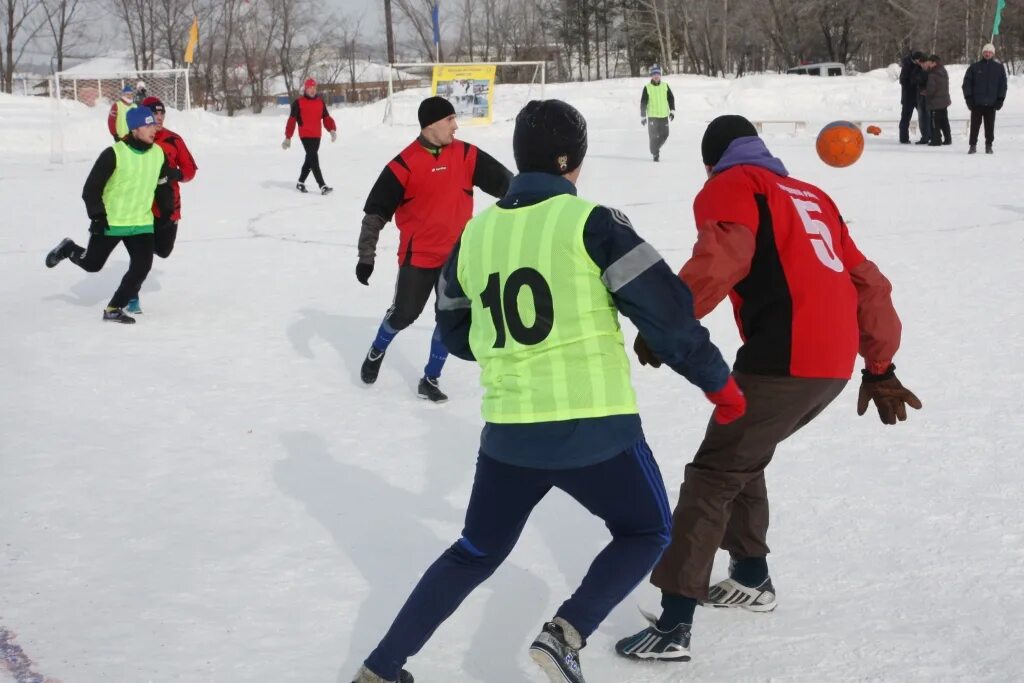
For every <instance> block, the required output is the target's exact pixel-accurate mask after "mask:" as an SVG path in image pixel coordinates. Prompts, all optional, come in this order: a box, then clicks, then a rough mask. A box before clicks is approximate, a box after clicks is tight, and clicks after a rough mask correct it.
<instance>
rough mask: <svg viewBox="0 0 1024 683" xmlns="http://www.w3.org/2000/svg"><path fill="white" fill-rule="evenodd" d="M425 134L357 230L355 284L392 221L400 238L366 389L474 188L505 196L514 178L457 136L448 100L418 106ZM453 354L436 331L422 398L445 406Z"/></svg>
mask: <svg viewBox="0 0 1024 683" xmlns="http://www.w3.org/2000/svg"><path fill="white" fill-rule="evenodd" d="M418 118H419V122H420V135H419V137H418V138H416V140H415V141H413V142H412V143H411V144H410V145H409V146H408V147H406V148H405V149H404V150H402V152H401V153H400V154H399V155H398V156H397V157H395V158H394V159H393V160H392V161H391V163H389V164H388V165H387V166H385V167H384V170H383V171H381V173H380V177H378V178H377V182H376V183H374V185H373V188H372V189H371V190H370V195H369V197H367V199H366V206H365V207H364V208H363V211H364V212H365V213H366V215H365V216H364V217H363V222H362V227H361V228H360V232H359V262H358V263H357V264H356V279H358V280H359V282H361V283H363V284H364V285H368V284H370V275H371V274H372V273H373V266H374V260H375V258H376V253H377V240H378V238H379V237H380V231H381V228H383V227H384V225H385V224H386V223H387V222H388V221H389V220H391V218H392V217H394V219H395V223H396V224H397V226H398V231H399V233H400V235H401V236H400V242H399V245H398V263H399V268H398V282H397V284H396V285H395V299H394V302H393V303H392V304H391V308H389V309H388V312H387V313H386V314H385V316H384V321H383V322H382V323H381V324H380V328H379V329H378V330H377V337H376V338H375V339H374V340H373V344H372V345H371V346H370V350H369V351H367V353H366V359H365V360H364V361H363V366H362V368H361V370H360V376H361V378H362V380H363V382H365V383H366V384H373V383H374V382H376V381H377V375H378V373H379V372H380V366H381V363H382V362H383V361H384V353H385V352H386V351H387V349H388V346H389V345H390V344H391V341H392V340H393V339H394V338H395V335H397V334H398V333H399V332H401V331H402V330H404V329H405V328H407V327H408V326H409V325H411V324H412V323H413V322H415V320H416V318H418V317H419V315H420V313H421V312H422V311H423V307H424V306H425V305H426V303H427V300H428V299H430V294H431V292H433V291H434V286H435V285H436V284H437V278H438V275H439V274H440V272H441V266H443V265H444V262H445V259H447V258H448V254H450V253H451V250H452V247H453V246H454V245H455V242H456V241H457V240H458V239H459V235H461V234H462V229H463V228H464V227H465V225H466V221H468V220H469V219H470V217H472V215H473V187H479V188H480V189H481V190H483V191H484V192H486V193H487V194H489V195H491V196H492V197H502V196H504V195H505V190H507V189H508V182H509V179H510V178H511V177H512V173H511V172H510V171H509V170H508V169H507V168H505V167H504V166H502V165H501V164H500V163H499V162H497V161H495V159H494V158H493V157H492V156H491V155H489V154H487V153H486V152H484V151H483V150H480V149H478V148H477V147H476V146H474V145H471V144H469V143H468V142H462V141H461V140H456V139H455V131H456V130H458V128H459V125H458V123H457V122H456V120H455V109H454V108H453V107H452V104H451V102H449V101H448V100H446V99H444V98H443V97H428V98H427V99H425V100H423V102H421V103H420V107H419V112H418ZM447 358H448V351H446V350H445V348H444V344H443V343H441V339H440V337H439V336H438V333H437V330H436V329H435V330H434V334H433V336H432V337H431V341H430V358H429V359H428V361H427V365H426V367H425V368H424V369H423V377H422V378H421V379H420V382H419V387H418V388H417V390H416V391H417V395H418V396H419V397H420V398H424V399H427V400H429V401H433V402H435V403H441V402H444V401H447V400H448V396H447V395H445V393H444V392H442V391H441V388H440V386H439V385H438V379H439V378H440V376H441V370H442V368H444V362H445V360H446V359H447Z"/></svg>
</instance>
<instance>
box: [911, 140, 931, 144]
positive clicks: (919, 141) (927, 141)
mask: <svg viewBox="0 0 1024 683" xmlns="http://www.w3.org/2000/svg"><path fill="white" fill-rule="evenodd" d="M914 144H915V145H928V144H931V141H930V140H918V141H917V142H915V143H914Z"/></svg>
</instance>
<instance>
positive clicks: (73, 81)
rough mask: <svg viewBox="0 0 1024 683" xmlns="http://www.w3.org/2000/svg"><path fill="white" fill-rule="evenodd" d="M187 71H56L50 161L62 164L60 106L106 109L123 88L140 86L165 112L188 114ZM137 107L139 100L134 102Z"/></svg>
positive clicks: (62, 117)
mask: <svg viewBox="0 0 1024 683" xmlns="http://www.w3.org/2000/svg"><path fill="white" fill-rule="evenodd" d="M188 77H189V71H188V69H151V70H142V71H134V70H133V71H115V72H112V73H92V72H91V71H83V70H81V69H80V68H74V69H70V70H68V71H58V72H57V73H55V74H54V75H53V81H52V100H51V103H52V106H51V125H50V161H51V162H53V163H58V164H59V163H63V162H64V125H63V119H64V115H65V113H64V108H63V107H62V106H61V105H62V103H63V102H66V101H68V100H73V101H75V102H81V103H82V104H85V105H87V106H89V107H99V108H103V109H106V108H107V107H109V106H110V104H111V103H112V102H114V101H115V100H117V99H118V98H119V97H120V96H121V90H122V88H124V86H126V85H130V86H132V88H134V89H136V90H138V88H139V87H140V83H141V84H143V86H144V87H145V90H146V96H147V97H149V96H156V97H159V98H160V101H162V102H163V103H164V106H165V107H167V108H169V109H176V110H178V111H188V110H190V109H191V108H192V92H191V90H190V89H189V80H188ZM138 102H139V103H140V104H141V102H142V100H141V98H139V99H138Z"/></svg>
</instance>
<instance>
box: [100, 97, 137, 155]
mask: <svg viewBox="0 0 1024 683" xmlns="http://www.w3.org/2000/svg"><path fill="white" fill-rule="evenodd" d="M134 98H135V91H134V90H132V86H130V85H126V86H124V87H123V88H121V98H120V99H118V100H117V101H116V102H114V103H113V104H112V105H110V114H108V115H107V130H108V131H110V134H111V135H112V136H113V137H114V142H117V141H118V140H120V139H121V138H123V137H124V136H125V135H128V120H127V118H126V117H127V116H128V112H129V110H132V109H135V107H136V106H138V105H137V104H136V103H135V99H134Z"/></svg>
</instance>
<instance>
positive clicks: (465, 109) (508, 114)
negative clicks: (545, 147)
mask: <svg viewBox="0 0 1024 683" xmlns="http://www.w3.org/2000/svg"><path fill="white" fill-rule="evenodd" d="M544 80H545V70H544V62H493V63H483V62H458V63H452V64H422V63H417V64H392V65H390V70H389V73H388V99H387V106H386V107H385V110H384V122H385V123H387V124H389V125H395V124H398V125H406V124H415V123H416V111H417V109H418V107H419V104H420V102H421V101H422V100H423V99H424V98H426V97H429V96H430V95H432V94H436V95H439V96H441V97H444V98H445V99H447V100H448V101H449V102H451V103H452V105H453V106H454V107H455V113H456V115H457V116H458V117H459V124H460V125H465V124H477V125H487V124H489V123H491V122H493V121H509V120H512V119H514V118H515V116H516V114H518V113H519V110H520V109H522V108H523V105H525V104H526V103H527V102H529V101H530V100H531V99H543V97H544Z"/></svg>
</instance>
